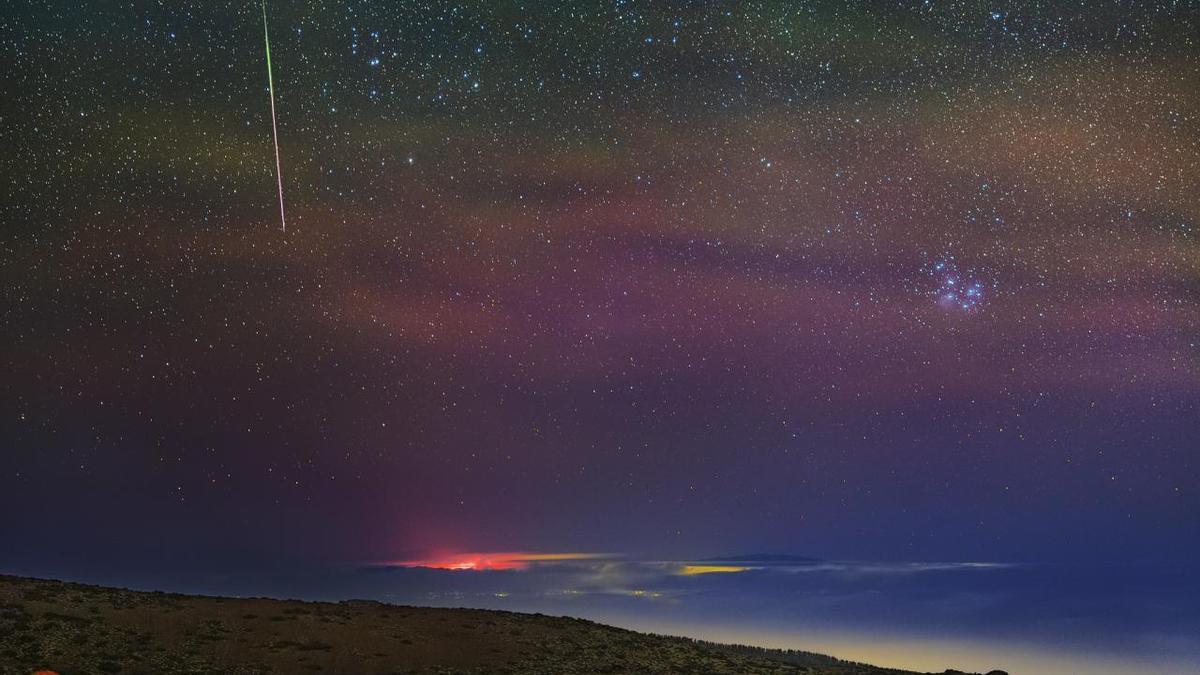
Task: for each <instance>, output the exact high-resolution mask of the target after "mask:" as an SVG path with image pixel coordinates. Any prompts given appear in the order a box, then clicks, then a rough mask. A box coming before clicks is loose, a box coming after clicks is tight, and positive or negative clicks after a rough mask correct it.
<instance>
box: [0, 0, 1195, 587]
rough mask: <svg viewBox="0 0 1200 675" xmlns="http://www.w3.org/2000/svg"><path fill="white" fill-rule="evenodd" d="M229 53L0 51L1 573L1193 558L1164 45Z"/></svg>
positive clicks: (219, 21) (94, 26)
mask: <svg viewBox="0 0 1200 675" xmlns="http://www.w3.org/2000/svg"><path fill="white" fill-rule="evenodd" d="M270 20H271V29H272V30H271V33H272V35H271V37H272V43H273V44H272V57H273V59H274V77H275V82H276V83H281V86H280V87H279V90H278V91H277V92H276V95H277V97H278V104H279V108H278V127H279V129H278V130H279V135H280V136H281V137H282V138H283V139H284V141H285V147H284V150H285V151H286V152H285V154H286V159H287V168H288V171H287V173H286V174H285V175H283V176H282V178H281V181H280V182H281V184H280V185H279V191H280V192H282V191H284V190H286V192H287V194H288V222H287V230H286V232H281V231H280V228H279V227H278V226H276V225H275V222H274V218H275V211H274V209H275V203H274V196H275V193H276V187H277V186H276V176H275V167H274V166H273V164H272V161H273V157H274V155H273V151H272V138H271V134H270V130H271V120H270V118H269V110H268V109H267V106H266V101H264V100H263V99H264V93H265V92H264V90H263V82H262V66H263V54H262V50H261V46H260V45H259V43H258V42H257V39H258V35H259V30H260V26H259V22H260V21H261V13H260V8H259V6H258V5H257V4H256V3H246V2H238V3H228V2H209V1H205V2H199V1H184V2H172V3H165V4H163V3H152V2H123V3H83V4H82V5H80V4H77V3H75V4H68V3H61V2H18V3H17V4H16V5H15V6H14V7H12V8H9V9H6V10H5V11H4V13H3V16H0V65H2V66H3V67H0V82H2V83H3V91H4V92H5V95H4V96H3V97H0V145H2V146H3V147H4V148H5V149H6V150H5V152H3V153H0V175H2V182H0V185H2V186H3V190H4V199H3V201H2V203H0V216H2V218H3V223H4V226H3V230H2V232H0V271H2V274H3V278H4V284H3V287H2V288H0V312H2V313H0V316H2V318H3V325H4V330H3V331H2V332H0V355H2V356H0V358H2V359H3V376H2V377H0V411H2V412H3V414H2V417H0V438H3V439H4V457H5V460H4V461H3V463H2V464H0V469H2V471H0V513H3V514H5V515H3V516H0V537H3V540H4V541H6V542H15V541H20V542H23V543H22V545H21V546H20V547H18V548H19V552H16V553H12V554H11V556H12V558H11V560H12V562H13V564H16V563H20V564H22V565H24V566H25V567H24V568H23V569H30V568H33V567H36V568H37V569H45V570H53V569H69V568H70V567H71V566H72V565H78V564H82V563H80V562H79V561H81V560H85V559H86V560H91V561H107V562H104V563H100V562H93V563H91V564H113V565H118V566H121V567H122V568H133V567H137V566H145V567H147V568H153V569H162V568H168V567H187V566H197V567H204V568H220V569H225V568H229V567H238V566H246V565H251V564H259V563H262V562H271V561H275V562H278V561H306V562H323V561H340V562H355V561H372V560H400V559H417V558H422V557H423V556H424V555H425V554H423V553H421V552H422V551H429V550H441V551H452V552H453V551H456V552H469V551H529V552H534V553H536V552H554V551H579V552H584V553H587V552H596V553H623V554H638V555H643V556H651V557H675V558H678V559H697V558H699V559H703V558H706V557H708V556H718V555H722V554H726V553H728V554H735V553H747V552H756V551H770V552H775V551H778V552H788V553H796V554H802V555H812V556H819V557H829V558H835V559H884V560H989V561H993V560H998V561H1028V560H1038V561H1041V560H1064V559H1066V560H1076V559H1086V558H1092V557H1096V556H1105V557H1114V558H1118V559H1132V558H1138V557H1142V556H1145V555H1152V556H1161V557H1165V558H1170V559H1191V558H1192V557H1194V555H1195V554H1196V553H1197V552H1200V550H1198V548H1197V547H1198V546H1200V543H1198V542H1200V530H1198V529H1197V528H1198V527H1200V518H1197V515H1198V514H1200V496H1198V492H1197V479H1198V478H1200V465H1198V464H1197V460H1196V447H1197V445H1196V438H1197V436H1198V434H1200V421H1198V420H1200V409H1198V407H1200V406H1198V403H1200V342H1198V340H1197V334H1198V333H1197V329H1198V328H1200V321H1198V319H1200V247H1198V244H1197V238H1196V237H1197V232H1196V225H1197V218H1200V197H1198V194H1200V192H1198V191H1197V189H1196V186H1197V185H1200V87H1197V86H1196V83H1197V82H1198V81H1200V50H1198V46H1197V44H1196V37H1195V36H1196V35H1198V34H1200V32H1198V30H1197V28H1198V26H1197V23H1198V22H1197V8H1196V6H1195V5H1194V4H1193V3H1187V2H1147V3H1134V4H1133V5H1129V4H1128V3H1110V2H1101V3H1086V4H1081V3H1078V2H1037V3H1021V4H1018V3H995V4H991V5H989V4H981V3H974V2H971V3H966V2H960V3H950V2H929V1H926V2H904V3H880V2H821V1H816V2H772V1H768V0H761V1H757V2H744V3H734V2H717V1H711V2H709V1H695V2H653V3H651V2H638V1H635V0H617V1H615V2H547V3H524V4H522V3H519V2H478V3H475V2H465V3H436V2H415V3H414V2H395V3H391V2H389V3H383V2H363V1H357V0H356V1H352V2H327V3H298V2H282V1H281V2H277V3H273V4H272V7H271V16H270ZM282 83H286V85H283V84H282ZM13 514H20V516H19V517H14V515H13ZM5 550H6V551H11V550H12V549H9V548H8V547H5ZM6 555H8V554H6Z"/></svg>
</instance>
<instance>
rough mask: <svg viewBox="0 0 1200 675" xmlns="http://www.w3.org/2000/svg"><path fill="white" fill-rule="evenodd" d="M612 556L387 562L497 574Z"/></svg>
mask: <svg viewBox="0 0 1200 675" xmlns="http://www.w3.org/2000/svg"><path fill="white" fill-rule="evenodd" d="M610 557H612V556H609V555H604V554H597V553H526V552H505V553H459V554H452V555H444V556H435V557H432V558H428V559H423V560H404V561H396V562H392V563H389V564H391V565H394V566H397V567H424V568H427V569H434V570H454V571H472V572H480V571H489V570H490V571H499V570H525V569H529V567H530V565H532V564H534V563H539V562H563V561H571V560H596V559H600V558H610Z"/></svg>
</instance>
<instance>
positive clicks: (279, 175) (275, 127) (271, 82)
mask: <svg viewBox="0 0 1200 675" xmlns="http://www.w3.org/2000/svg"><path fill="white" fill-rule="evenodd" d="M262 15H263V42H264V43H265V44H266V46H267V90H268V91H270V92H271V134H272V136H273V138H274V139H275V180H276V181H277V182H278V184H279V229H281V230H283V231H284V232H287V219H286V218H285V217H284V215H283V168H282V165H281V164H280V162H279V124H278V123H277V122H276V120H275V76H274V75H273V74H272V72H271V35H270V33H269V32H268V31H267V0H263V2H262Z"/></svg>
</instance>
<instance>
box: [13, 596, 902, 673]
mask: <svg viewBox="0 0 1200 675" xmlns="http://www.w3.org/2000/svg"><path fill="white" fill-rule="evenodd" d="M39 669H51V670H54V671H57V672H58V673H61V674H62V675H73V674H77V673H164V674H166V673H304V672H333V673H355V674H362V675H368V674H374V673H379V674H384V673H387V674H391V673H410V672H429V673H451V672H453V673H459V672H463V673H809V674H813V675H817V674H828V675H883V674H887V673H890V674H896V675H899V674H901V673H903V671H898V670H888V669H882V668H874V667H871V666H865V665H861V664H853V663H848V662H843V661H838V660H837V659H833V658H830V657H827V656H821V655H819V654H809V653H805V652H790V651H789V652H784V651H775V650H760V649H754V648H744V647H733V646H728V645H714V644H709V643H701V642H696V641H693V640H688V639H685V638H675V637H664V636H658V635H647V634H643V633H635V632H633V631H628V630H623V629H619V628H613V627H610V626H604V625H601V624H597V623H592V622H590V621H583V620H579V619H570V618H561V617H549V616H543V615H540V614H516V613H512V612H499V611H489V610H473V609H432V608H419V607H401V606H394V605H385V604H381V603H376V602H370V601H349V602H342V603H320V602H299V601H292V600H287V601H285V600H269V599H261V598H256V599H240V598H238V599H235V598H218V597H205V596H189V595H177V594H168V593H142V592H136V591H128V590H123V589H116V588H106V587H101V586H87V585H82V584H72V583H64V582H59V581H46V580H38V579H26V578H19V577H10V576H0V673H3V674H4V675H7V674H8V673H15V674H20V675H28V674H29V673H30V672H32V671H34V670H39Z"/></svg>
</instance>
